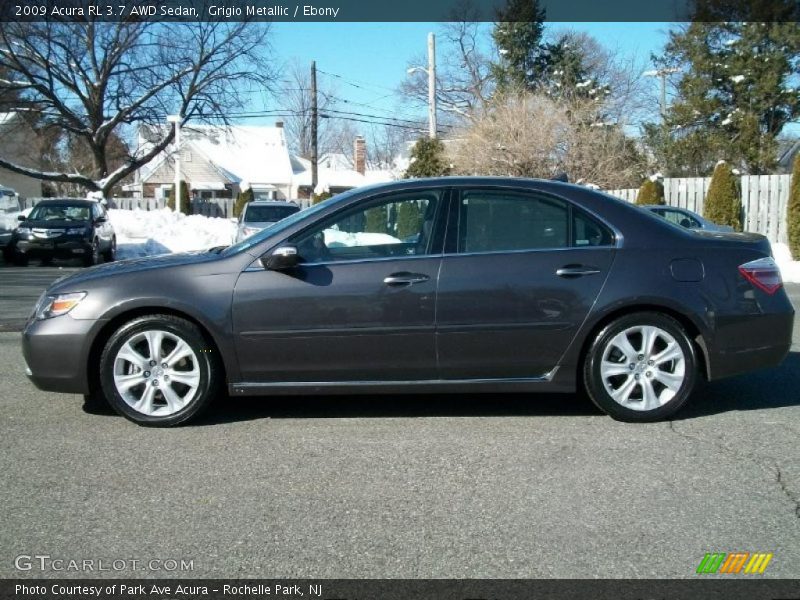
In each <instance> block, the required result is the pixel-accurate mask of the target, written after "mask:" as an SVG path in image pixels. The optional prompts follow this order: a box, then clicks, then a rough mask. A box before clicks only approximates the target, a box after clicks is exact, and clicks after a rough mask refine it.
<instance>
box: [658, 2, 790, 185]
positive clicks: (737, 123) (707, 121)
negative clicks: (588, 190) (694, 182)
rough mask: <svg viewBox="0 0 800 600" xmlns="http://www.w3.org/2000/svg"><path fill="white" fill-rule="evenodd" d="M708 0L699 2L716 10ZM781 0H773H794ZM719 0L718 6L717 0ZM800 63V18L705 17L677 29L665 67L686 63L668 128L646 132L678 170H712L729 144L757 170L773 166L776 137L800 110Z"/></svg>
mask: <svg viewBox="0 0 800 600" xmlns="http://www.w3.org/2000/svg"><path fill="white" fill-rule="evenodd" d="M707 2H710V0H700V1H699V3H698V4H699V5H700V9H699V10H701V11H702V10H711V9H712V8H713V5H712V4H710V3H707ZM789 3H791V0H775V2H773V3H772V4H776V5H783V4H787V5H788V4H789ZM710 7H711V8H710ZM798 63H800V28H798V27H797V23H796V22H786V21H785V20H784V21H783V22H779V21H775V22H757V20H755V19H742V20H738V21H736V20H730V19H723V18H719V19H715V20H714V21H710V20H708V19H703V20H700V21H695V22H692V23H691V24H690V25H688V26H685V25H684V26H681V27H680V28H679V29H676V30H673V31H672V32H670V37H669V42H668V43H667V46H666V48H665V55H664V57H662V58H661V59H659V61H658V66H659V67H675V68H677V69H679V70H680V75H679V80H678V82H677V93H676V97H675V99H674V101H673V103H672V105H671V106H670V107H669V109H668V111H667V115H666V119H665V129H666V133H665V131H660V132H659V130H658V128H656V127H655V126H653V125H651V126H650V128H649V131H648V132H647V134H646V138H647V139H648V141H649V142H650V144H651V147H652V145H653V144H655V145H657V146H661V147H659V148H654V153H655V154H656V155H657V156H659V155H660V156H662V157H663V158H664V159H667V160H669V161H670V162H669V163H666V164H664V165H662V166H663V167H664V168H665V169H667V171H668V172H669V174H671V175H705V174H707V173H709V172H710V171H711V169H712V168H713V166H714V162H715V159H716V157H717V156H719V155H720V154H721V153H722V152H724V153H725V154H726V155H727V156H728V158H729V159H730V160H731V161H732V162H733V163H734V164H736V165H737V166H740V167H742V168H743V169H744V170H745V171H747V172H749V173H753V174H763V173H769V172H770V171H771V169H773V167H774V166H775V162H776V147H777V144H776V138H777V136H778V134H779V133H780V132H781V130H782V129H783V128H784V127H785V126H786V125H787V124H788V123H790V122H792V121H793V120H795V119H797V118H798V117H799V116H800V96H799V95H798V93H797V90H795V89H794V87H793V85H791V81H792V79H793V77H795V76H796V73H797V69H798Z"/></svg>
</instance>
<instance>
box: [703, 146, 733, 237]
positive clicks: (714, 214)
mask: <svg viewBox="0 0 800 600" xmlns="http://www.w3.org/2000/svg"><path fill="white" fill-rule="evenodd" d="M703 216H704V217H705V218H706V219H709V220H711V221H713V222H714V223H718V224H720V225H730V226H731V227H733V228H734V230H736V231H741V230H742V200H741V198H740V195H739V185H738V181H737V180H736V177H735V175H734V174H733V170H732V169H731V167H730V165H729V164H728V163H726V162H724V161H719V162H718V163H717V166H716V167H715V168H714V175H713V176H712V177H711V185H710V186H709V187H708V195H706V202H705V207H704V209H703Z"/></svg>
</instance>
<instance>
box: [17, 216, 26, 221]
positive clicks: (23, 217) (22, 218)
mask: <svg viewBox="0 0 800 600" xmlns="http://www.w3.org/2000/svg"><path fill="white" fill-rule="evenodd" d="M27 218H28V217H26V216H25V215H17V221H24V220H25V219H27Z"/></svg>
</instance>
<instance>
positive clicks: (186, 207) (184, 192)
mask: <svg viewBox="0 0 800 600" xmlns="http://www.w3.org/2000/svg"><path fill="white" fill-rule="evenodd" d="M168 194H169V195H168V196H167V206H168V207H169V209H170V210H175V194H174V193H173V190H169V192H168ZM190 211H191V207H190V203H189V186H187V185H186V182H185V181H181V207H180V209H179V212H182V213H183V214H185V215H188V214H189V213H190Z"/></svg>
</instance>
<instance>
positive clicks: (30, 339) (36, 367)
mask: <svg viewBox="0 0 800 600" xmlns="http://www.w3.org/2000/svg"><path fill="white" fill-rule="evenodd" d="M100 325H101V322H100V321H92V320H79V319H73V318H72V317H71V316H69V315H64V316H61V317H54V318H52V319H44V320H41V321H36V320H30V321H28V323H27V324H26V325H25V329H24V330H23V332H22V355H23V356H24V357H25V365H26V367H27V370H26V375H27V376H28V379H30V380H31V382H32V383H33V384H34V385H35V386H36V387H37V388H39V389H40V390H44V391H46V392H65V393H70V394H88V393H89V381H88V366H87V361H88V357H89V350H90V347H91V340H92V339H93V333H94V332H95V331H96V328H97V327H99V326H100Z"/></svg>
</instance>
